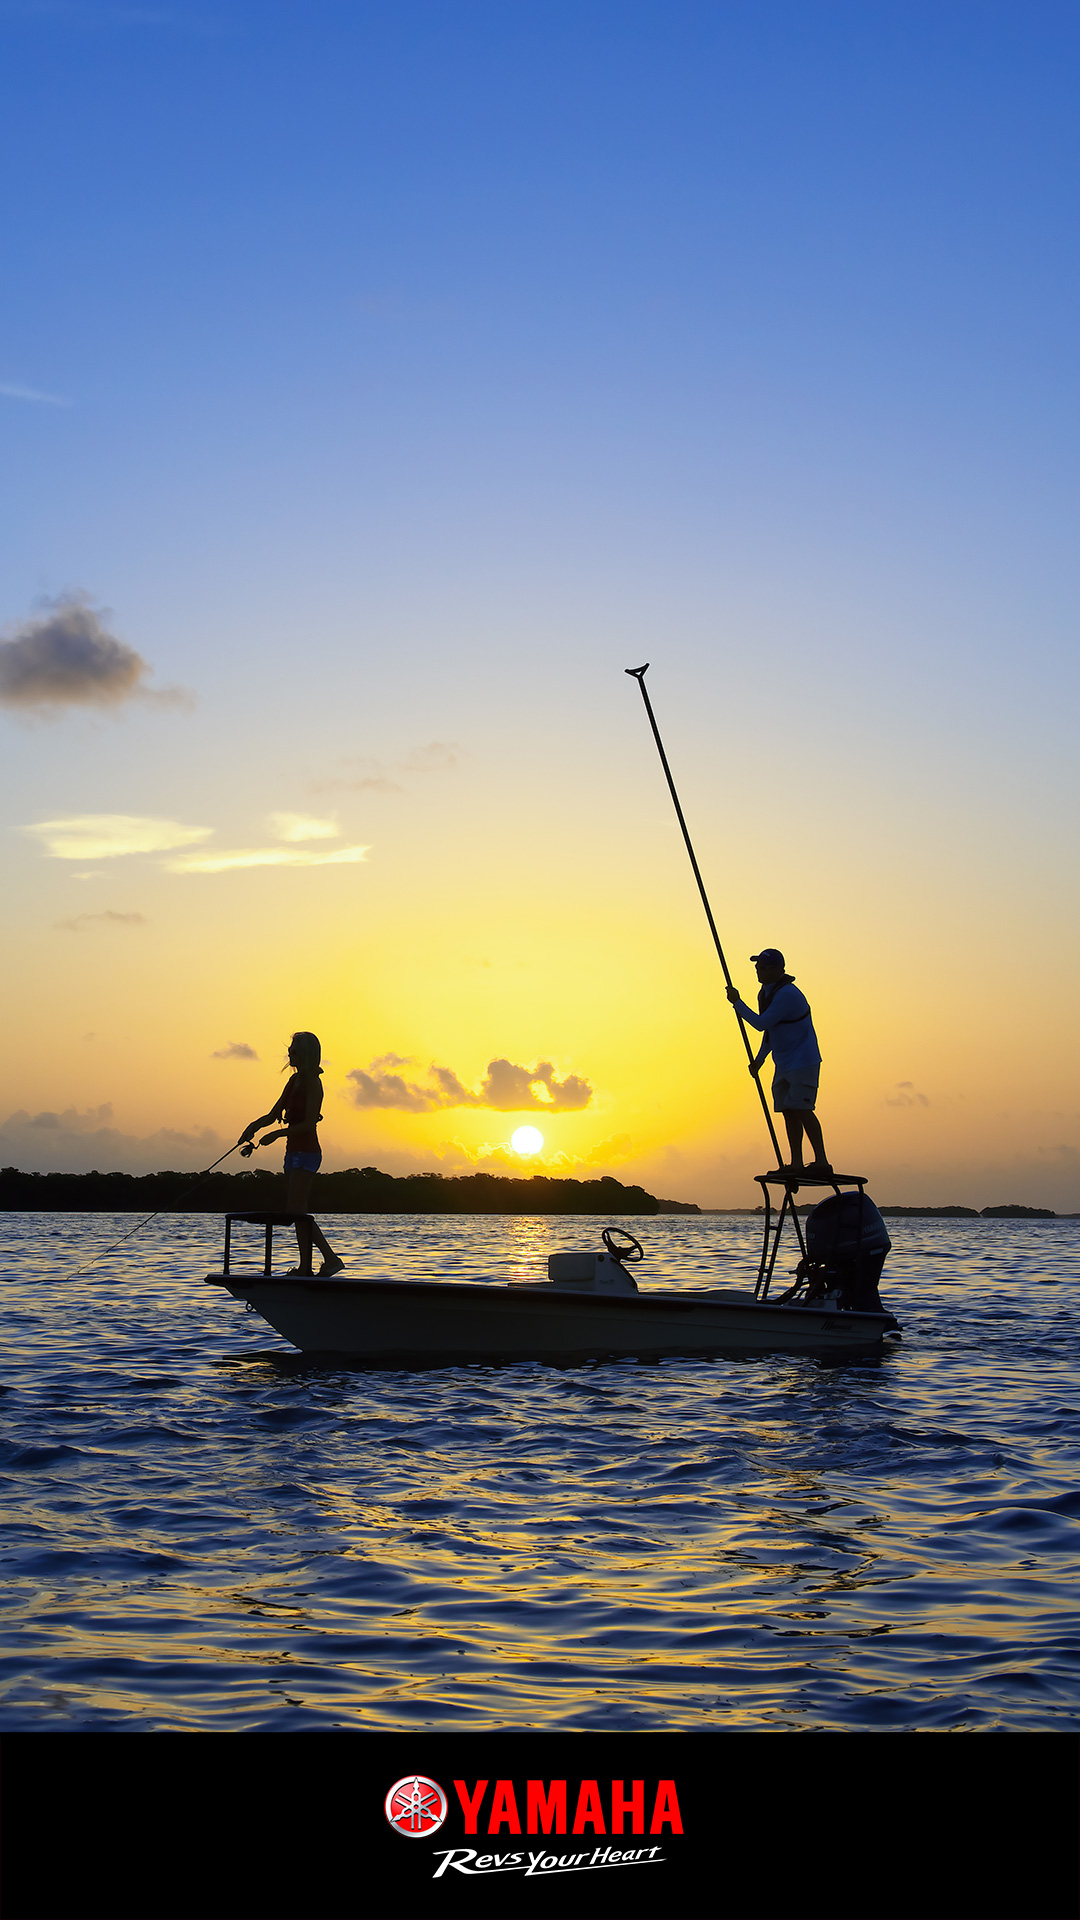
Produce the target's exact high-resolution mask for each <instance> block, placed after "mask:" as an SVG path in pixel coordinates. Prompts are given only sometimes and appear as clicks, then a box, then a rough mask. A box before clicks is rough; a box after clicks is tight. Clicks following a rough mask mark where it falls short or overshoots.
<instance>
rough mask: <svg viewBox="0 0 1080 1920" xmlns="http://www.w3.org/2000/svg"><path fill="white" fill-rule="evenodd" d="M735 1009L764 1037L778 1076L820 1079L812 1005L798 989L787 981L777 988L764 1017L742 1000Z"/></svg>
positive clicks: (819, 1060) (819, 1056) (818, 1048)
mask: <svg viewBox="0 0 1080 1920" xmlns="http://www.w3.org/2000/svg"><path fill="white" fill-rule="evenodd" d="M762 997H763V998H764V995H763V996H762ZM736 1005H737V1007H738V1010H739V1012H740V1013H741V1014H742V1017H743V1019H744V1020H745V1021H746V1024H747V1026H748V1027H756V1028H757V1030H758V1032H759V1033H763V1034H764V1035H765V1039H766V1043H767V1045H768V1048H769V1051H770V1052H771V1054H772V1057H773V1065H774V1066H775V1068H776V1071H777V1072H778V1073H786V1074H787V1075H789V1076H791V1075H792V1074H794V1075H796V1076H799V1077H802V1078H804V1079H807V1080H816V1079H817V1074H818V1068H819V1067H820V1065H821V1048H820V1047H819V1046H818V1043H817V1034H816V1033H815V1032H814V1023H813V1021H812V1020H811V1018H810V1002H809V1001H808V1000H807V998H806V995H805V994H804V993H800V992H799V989H798V987H797V986H795V985H794V984H793V983H792V982H791V981H788V982H786V984H784V985H782V986H779V987H777V989H776V991H775V993H774V994H773V996H772V998H771V1000H770V1001H769V1002H768V1004H767V1006H766V1008H765V1011H764V1013H755V1012H754V1011H753V1009H752V1008H751V1007H748V1006H747V1005H746V1003H745V1001H743V1000H739V1001H737V1002H736Z"/></svg>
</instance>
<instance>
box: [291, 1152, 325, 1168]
mask: <svg viewBox="0 0 1080 1920" xmlns="http://www.w3.org/2000/svg"><path fill="white" fill-rule="evenodd" d="M321 1166H322V1154H321V1153H287V1154H286V1155H285V1171H286V1173H318V1171H319V1168H320V1167H321Z"/></svg>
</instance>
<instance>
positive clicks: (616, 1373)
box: [0, 1214, 1080, 1731]
mask: <svg viewBox="0 0 1080 1920" xmlns="http://www.w3.org/2000/svg"><path fill="white" fill-rule="evenodd" d="M132 1224H133V1217H132V1216H131V1215H108V1214H82V1215H78V1214H37V1215H27V1214H2V1215H0V1234H2V1236H3V1258H2V1262H0V1275H2V1279H3V1282H4V1285H3V1291H2V1293H0V1303H2V1306H3V1310H4V1314H5V1319H6V1323H7V1325H6V1333H7V1342H6V1345H7V1351H8V1354H9V1356H12V1357H11V1358H10V1359H9V1366H8V1371H7V1373H6V1376H5V1385H4V1392H3V1396H2V1398H0V1408H2V1409H3V1413H4V1416H5V1424H4V1442H3V1447H2V1451H0V1470H2V1473H3V1485H4V1494H5V1505H6V1507H7V1510H8V1516H9V1524H8V1527H7V1530H6V1542H5V1546H4V1550H3V1568H4V1576H5V1589H6V1598H7V1603H8V1604H7V1607H6V1625H5V1627H4V1629H3V1639H2V1665H0V1683H2V1685H0V1701H2V1705H0V1724H2V1725H3V1726H5V1727H7V1728H27V1729H57V1730H62V1729H72V1728H88V1729H99V1730H110V1729H116V1730H132V1731H145V1730H166V1729H185V1728H190V1729H233V1730H245V1729H252V1730H256V1729H272V1730H282V1731H290V1730H296V1729H306V1728H327V1729H329V1728H358V1727H369V1728H384V1729H391V1728H393V1729H403V1728H408V1727H410V1726H427V1727H435V1728H441V1729H450V1728H469V1727H473V1728H477V1729H482V1728H487V1727H534V1728H580V1729H583V1730H587V1729H610V1728H623V1727H625V1728H629V1729H651V1728H669V1727H687V1728H705V1727H744V1728H756V1729H767V1728H778V1729H798V1728H813V1729H821V1728H840V1729H842V1728H869V1729H882V1730H888V1729H898V1728H899V1729H903V1728H912V1729H914V1728H935V1729H941V1728H957V1729H976V1730H983V1729H993V1728H1006V1729H1009V1728H1011V1729H1026V1728H1051V1727H1052V1728H1058V1729H1064V1728H1070V1727H1077V1726H1080V1622H1078V1617H1077V1612H1078V1609H1077V1594H1078V1592H1080V1566H1078V1553H1077V1549H1078V1546H1080V1479H1078V1472H1077V1469H1078V1461H1080V1450H1078V1434H1080V1414H1078V1406H1080V1398H1078V1396H1080V1377H1078V1359H1080V1336H1078V1330H1077V1317H1076V1292H1077V1285H1076V1283H1077V1274H1078V1258H1077V1256H1078V1253H1080V1221H1076V1220H1061V1221H1047V1222H1031V1223H1027V1222H1011V1221H1009V1222H998V1221H985V1220H961V1221H955V1220H950V1221H942V1220H903V1221H893V1222H890V1231H891V1233H892V1235H893V1241H894V1251H893V1253H892V1255H891V1256H890V1259H889V1261H888V1263H887V1266H886V1269H885V1276H884V1278H883V1281H882V1293H883V1297H884V1299H885V1301H886V1304H887V1305H888V1306H889V1307H890V1308H891V1309H892V1311H893V1312H895V1313H896V1315H897V1317H898V1318H899V1319H900V1320H901V1321H902V1323H903V1327H904V1338H903V1342H902V1343H901V1344H899V1345H894V1347H893V1349H892V1350H891V1351H886V1352H885V1353H884V1354H883V1356H882V1357H881V1358H880V1359H873V1360H865V1359H864V1360H861V1361H856V1362H853V1363H846V1364H844V1363H841V1364H838V1363H836V1362H835V1361H833V1362H832V1363H830V1364H828V1365H826V1364H824V1363H822V1362H820V1361H818V1360H815V1359H813V1358H809V1357H802V1356H784V1355H773V1356H767V1357H764V1358H762V1357H757V1356H755V1357H749V1358H743V1359H702V1358H692V1359H686V1360H665V1361H662V1362H659V1363H655V1364H639V1363H636V1362H633V1361H620V1362H612V1363H605V1364H600V1363H596V1364H592V1365H587V1366H576V1367H572V1368H555V1367H550V1366H543V1365H539V1364H523V1365H517V1366H508V1367H499V1368H495V1367H484V1366H468V1367H454V1368H447V1369H445V1370H432V1371H428V1372H406V1371H395V1372H386V1371H364V1370H361V1369H348V1368H345V1367H326V1366H320V1367H313V1366H310V1365H308V1364H306V1363H305V1362H303V1361H302V1360H301V1359H300V1358H299V1356H297V1355H295V1354H294V1353H293V1352H292V1350H291V1349H290V1348H289V1347H288V1346H287V1345H286V1343H285V1342H284V1341H283V1340H281V1339H280V1338H279V1337H278V1336H277V1335H276V1334H274V1333H273V1332H271V1330H270V1329H269V1328H268V1327H267V1326H266V1324H265V1322H263V1321H262V1320H261V1319H258V1318H257V1317H254V1316H252V1315H251V1314H248V1313H246V1312H245V1310H244V1307H243V1305H242V1304H240V1303H239V1302H237V1301H234V1300H233V1299H232V1298H231V1297H230V1296H228V1295H227V1294H225V1293H223V1292H222V1291H221V1290H220V1289H214V1288H210V1287H207V1286H205V1285H203V1276H204V1275H205V1274H206V1273H207V1272H210V1271H212V1270H214V1269H215V1268H218V1267H219V1266H220V1259H219V1248H220V1236H221V1225H220V1222H219V1221H218V1220H217V1219H215V1218H213V1217H209V1216H204V1215H194V1216H192V1215H187V1216H181V1215H165V1216H163V1217H162V1218H161V1219H158V1220H155V1221H153V1222H152V1223H151V1224H150V1225H149V1226H147V1227H146V1228H145V1229H143V1231H142V1232H140V1233H138V1234H137V1235H136V1236H135V1238H134V1239H133V1240H131V1241H129V1242H128V1243H127V1244H126V1246H124V1247H122V1248H120V1249H119V1250H118V1251H117V1252H115V1253H113V1254H111V1255H110V1256H109V1257H108V1258H106V1259H104V1260H101V1261H100V1262H98V1263H97V1264H96V1265H94V1266H92V1267H91V1269H90V1271H89V1272H87V1273H85V1274H82V1275H79V1276H75V1277H73V1275H72V1270H73V1269H74V1268H76V1267H77V1266H78V1265H79V1264H80V1262H83V1261H85V1260H86V1259H87V1258H88V1257H89V1255H90V1254H92V1253H93V1252H94V1251H95V1249H100V1248H103V1247H106V1246H108V1244H109V1243H110V1242H111V1241H113V1240H115V1239H116V1238H117V1237H118V1236H119V1235H120V1234H121V1233H123V1232H125V1231H126V1229H127V1228H129V1227H130V1226H131V1225H132ZM328 1224H329V1225H331V1227H332V1236H333V1238H334V1240H335V1242H339V1243H340V1245H341V1247H342V1250H343V1251H344V1252H345V1253H346V1255H347V1257H348V1267H349V1271H350V1272H351V1273H363V1272H375V1271H377V1272H383V1273H387V1272H388V1273H391V1274H396V1275H401V1276H403V1277H404V1276H430V1275H432V1274H436V1273H438V1274H443V1275H446V1276H447V1277H448V1278H451V1279H452V1278H453V1277H454V1276H456V1277H459V1278H461V1277H473V1276H477V1275H485V1276H490V1277H493V1278H504V1277H508V1276H510V1275H517V1276H525V1275H535V1276H537V1277H539V1276H540V1275H541V1274H542V1273H543V1263H544V1260H545V1258H546V1255H547V1253H548V1252H549V1251H550V1250H552V1249H553V1248H555V1247H567V1246H579V1247H589V1246H592V1245H594V1244H596V1234H597V1230H598V1227H599V1226H600V1225H601V1224H603V1223H601V1222H598V1221H586V1220H570V1219H554V1220H550V1219H536V1218H529V1219H520V1218H518V1219H514V1218H510V1219H507V1218H492V1217H490V1216H483V1217H480V1216H472V1217H464V1218H461V1217H458V1218H445V1217H435V1218H432V1217H430V1216H402V1215H393V1216H381V1215H368V1216H363V1217H360V1218H350V1219H343V1218H340V1217H338V1218H334V1219H333V1220H332V1222H331V1221H328ZM625 1224H626V1225H627V1226H628V1227H629V1228H631V1229H632V1230H635V1231H637V1232H638V1235H639V1237H640V1238H642V1239H643V1240H644V1241H645V1243H646V1248H647V1252H648V1256H649V1258H648V1261H647V1264H646V1266H645V1267H644V1268H643V1269H642V1270H641V1280H642V1284H643V1285H645V1284H647V1283H648V1280H649V1278H650V1277H653V1276H655V1277H656V1278H657V1279H661V1278H662V1279H663V1280H664V1282H665V1284H671V1283H672V1282H679V1281H684V1282H686V1283H687V1284H690V1285H698V1286H700V1285H702V1284H707V1283H709V1282H711V1281H715V1282H717V1283H718V1284H722V1285H732V1284H736V1285H741V1284H743V1283H744V1282H745V1281H746V1280H747V1278H748V1276H749V1275H750V1273H751V1269H752V1265H753V1260H754V1255H755V1252H756V1242H757V1235H758V1232H759V1227H758V1224H757V1223H756V1222H755V1221H754V1220H753V1219H752V1218H738V1217H734V1218H733V1217H715V1216H707V1215H706V1216H702V1217H700V1218H697V1217H694V1216H677V1217H662V1218H660V1219H647V1220H639V1221H636V1222H635V1221H632V1220H631V1221H627V1222H626V1223H625Z"/></svg>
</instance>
